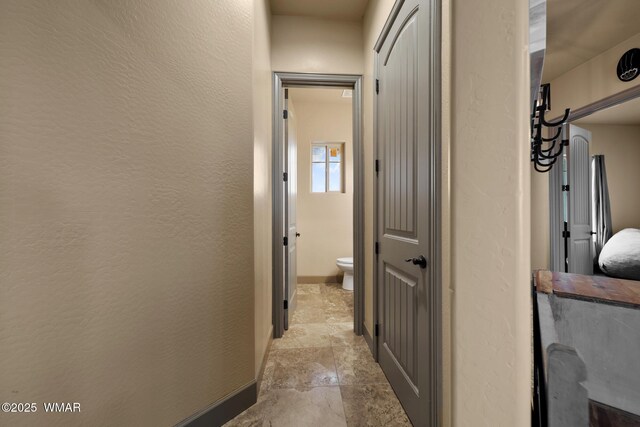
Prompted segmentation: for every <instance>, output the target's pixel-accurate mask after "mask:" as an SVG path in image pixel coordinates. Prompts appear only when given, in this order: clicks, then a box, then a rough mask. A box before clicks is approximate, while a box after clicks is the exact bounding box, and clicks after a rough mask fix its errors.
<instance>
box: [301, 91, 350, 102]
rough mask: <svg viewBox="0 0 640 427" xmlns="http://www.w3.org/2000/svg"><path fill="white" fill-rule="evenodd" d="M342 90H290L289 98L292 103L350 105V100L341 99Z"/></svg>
mask: <svg viewBox="0 0 640 427" xmlns="http://www.w3.org/2000/svg"><path fill="white" fill-rule="evenodd" d="M342 91H343V89H332V88H291V89H289V98H291V99H292V100H293V102H294V103H295V102H323V103H326V102H332V103H339V104H351V98H343V97H342Z"/></svg>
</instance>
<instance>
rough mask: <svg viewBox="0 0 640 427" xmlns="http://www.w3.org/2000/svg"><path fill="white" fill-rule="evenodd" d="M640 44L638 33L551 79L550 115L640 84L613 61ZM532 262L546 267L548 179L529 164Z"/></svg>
mask: <svg viewBox="0 0 640 427" xmlns="http://www.w3.org/2000/svg"><path fill="white" fill-rule="evenodd" d="M639 44H640V33H639V34H637V35H635V36H633V37H631V38H629V39H628V40H626V41H624V42H622V43H620V44H619V45H617V46H615V47H613V48H611V49H609V50H607V51H606V52H603V53H602V54H600V55H598V56H596V57H595V58H593V59H591V60H589V61H587V62H585V63H584V64H582V65H580V66H578V67H576V68H574V69H572V70H571V71H568V72H567V73H565V74H563V75H561V76H560V77H557V78H556V79H555V80H553V81H552V82H551V100H552V103H551V105H552V106H553V111H551V112H550V113H549V116H548V117H549V118H555V117H559V116H560V115H561V114H562V112H563V111H564V109H565V108H571V109H572V110H576V109H578V108H582V107H584V106H587V105H589V104H591V103H594V102H597V101H599V100H601V99H604V98H607V97H609V96H611V95H614V94H616V93H620V92H622V91H624V90H627V89H629V88H632V87H635V86H637V85H640V81H638V80H637V79H636V80H634V81H633V82H627V83H625V82H622V81H620V80H619V79H618V77H617V76H616V73H615V70H616V65H617V63H618V60H619V59H620V57H621V56H622V55H623V54H624V53H625V52H626V51H627V50H629V49H631V48H634V47H637V46H638V45H639ZM531 184H532V188H531V191H532V199H531V232H532V235H531V237H532V241H531V257H532V258H531V264H532V267H534V268H548V267H549V179H548V175H547V174H540V173H538V172H536V171H534V170H533V168H531Z"/></svg>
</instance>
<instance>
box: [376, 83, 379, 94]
mask: <svg viewBox="0 0 640 427" xmlns="http://www.w3.org/2000/svg"><path fill="white" fill-rule="evenodd" d="M379 93H380V80H378V79H376V95H377V94H379Z"/></svg>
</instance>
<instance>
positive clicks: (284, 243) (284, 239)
mask: <svg viewBox="0 0 640 427" xmlns="http://www.w3.org/2000/svg"><path fill="white" fill-rule="evenodd" d="M282 244H283V245H284V246H289V238H288V237H283V238H282Z"/></svg>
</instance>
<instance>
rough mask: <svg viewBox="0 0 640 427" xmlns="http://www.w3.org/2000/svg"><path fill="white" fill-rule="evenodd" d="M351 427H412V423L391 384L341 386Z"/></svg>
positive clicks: (345, 410) (348, 422)
mask: <svg viewBox="0 0 640 427" xmlns="http://www.w3.org/2000/svg"><path fill="white" fill-rule="evenodd" d="M340 392H341V393H342V403H343V404H344V413H345V415H346V417H347V425H348V426H349V427H361V426H367V427H378V426H385V427H386V426H393V427H401V426H407V427H411V422H410V421H409V418H407V415H406V414H405V412H404V410H403V409H402V405H400V402H399V401H398V398H397V397H396V395H395V393H394V392H393V390H392V389H391V386H390V385H389V384H369V385H341V386H340Z"/></svg>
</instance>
